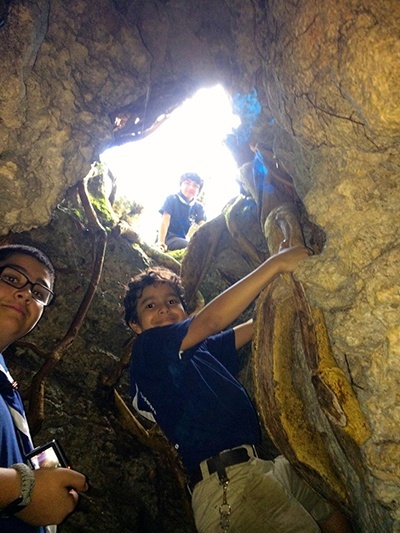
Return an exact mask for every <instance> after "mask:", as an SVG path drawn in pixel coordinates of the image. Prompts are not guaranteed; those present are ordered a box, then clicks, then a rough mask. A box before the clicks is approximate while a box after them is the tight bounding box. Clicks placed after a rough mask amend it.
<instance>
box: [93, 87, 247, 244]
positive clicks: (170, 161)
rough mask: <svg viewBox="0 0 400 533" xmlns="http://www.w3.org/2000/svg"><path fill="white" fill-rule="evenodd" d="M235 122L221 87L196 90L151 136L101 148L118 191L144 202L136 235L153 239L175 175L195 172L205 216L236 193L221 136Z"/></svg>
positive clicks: (234, 168)
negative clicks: (201, 185) (200, 182)
mask: <svg viewBox="0 0 400 533" xmlns="http://www.w3.org/2000/svg"><path fill="white" fill-rule="evenodd" d="M239 124H240V119H239V117H238V116H236V115H234V114H233V113H232V106H231V102H230V99H229V97H228V95H227V93H226V92H225V91H224V89H223V88H222V87H221V86H216V87H214V88H212V89H201V90H199V91H198V92H197V93H196V94H195V95H194V96H193V97H192V98H191V99H190V100H186V101H185V102H184V103H183V104H182V105H181V106H180V107H179V108H178V109H176V110H175V111H174V112H173V113H172V114H171V116H170V117H169V118H168V120H166V121H165V122H164V123H163V124H161V126H159V128H158V129H156V130H155V131H154V132H153V133H152V134H151V135H149V136H148V137H145V138H143V139H141V140H139V141H134V142H132V143H126V144H124V145H122V146H116V147H114V148H111V149H109V150H106V151H105V152H104V153H103V154H102V155H101V160H102V161H103V162H104V163H106V165H107V166H108V167H109V168H110V170H111V172H112V173H113V174H114V176H115V178H116V179H117V187H118V191H117V195H118V196H126V197H127V198H129V199H130V200H134V201H135V202H137V203H139V204H141V205H143V206H144V212H143V214H142V216H141V217H140V223H139V227H138V228H135V229H136V231H137V232H138V233H139V235H140V236H141V237H142V239H144V240H145V241H147V242H148V243H150V244H152V243H153V242H155V239H156V232H157V229H158V225H159V223H160V217H161V215H160V214H159V213H158V210H159V209H160V207H161V205H162V203H163V201H164V199H165V197H166V196H168V195H169V194H173V193H175V192H178V191H179V178H180V176H181V175H182V174H184V173H185V172H197V174H199V175H200V176H201V177H202V178H203V179H204V202H203V203H204V207H205V210H206V214H207V220H210V219H212V218H214V217H216V216H217V215H219V214H220V213H221V210H222V208H223V207H224V206H225V205H226V203H227V202H228V201H229V200H230V199H231V198H234V197H236V196H237V195H238V193H239V187H238V185H237V183H236V176H237V165H236V162H235V160H234V158H233V156H232V154H231V152H230V150H229V149H228V148H227V147H226V146H225V144H224V139H225V138H226V136H227V134H228V133H230V132H231V131H232V129H233V128H237V127H238V126H239Z"/></svg>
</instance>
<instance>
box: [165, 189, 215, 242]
mask: <svg viewBox="0 0 400 533" xmlns="http://www.w3.org/2000/svg"><path fill="white" fill-rule="evenodd" d="M164 211H166V212H167V213H168V214H169V215H171V219H170V223H169V227H168V231H167V235H166V240H168V238H170V237H181V238H182V239H185V238H186V235H187V232H188V231H189V228H190V226H191V225H192V224H198V223H199V222H201V221H202V220H206V215H205V212H204V207H203V206H202V205H201V204H200V203H199V202H196V200H193V201H192V202H190V203H188V202H187V200H186V199H185V197H184V196H183V195H182V194H180V193H178V194H171V195H170V196H168V197H167V198H166V199H165V202H164V203H163V205H162V207H161V209H160V213H161V214H163V213H164Z"/></svg>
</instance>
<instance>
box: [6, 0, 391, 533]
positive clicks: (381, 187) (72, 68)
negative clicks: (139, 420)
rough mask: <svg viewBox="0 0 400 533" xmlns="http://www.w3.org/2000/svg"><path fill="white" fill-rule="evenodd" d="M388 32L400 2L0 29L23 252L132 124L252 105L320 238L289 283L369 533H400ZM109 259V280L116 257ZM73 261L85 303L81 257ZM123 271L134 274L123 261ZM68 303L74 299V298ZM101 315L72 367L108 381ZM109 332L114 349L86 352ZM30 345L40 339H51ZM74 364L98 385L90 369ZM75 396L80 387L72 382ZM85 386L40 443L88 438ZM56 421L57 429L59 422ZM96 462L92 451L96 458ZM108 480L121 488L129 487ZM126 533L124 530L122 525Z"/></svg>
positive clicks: (10, 218)
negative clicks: (214, 105) (309, 316)
mask: <svg viewBox="0 0 400 533" xmlns="http://www.w3.org/2000/svg"><path fill="white" fill-rule="evenodd" d="M399 23H400V5H399V4H398V2H397V1H396V0H382V1H377V0H369V1H368V0H363V1H356V0H354V1H353V0H352V1H350V2H349V1H345V0H336V1H334V0H327V1H326V2H323V3H320V2H315V1H313V0H301V1H300V2H287V1H284V0H270V1H269V2H254V1H253V0H228V1H227V2H223V1H222V0H221V1H214V2H212V1H206V2H202V3H201V6H199V4H198V2H194V1H184V0H169V1H161V0H153V1H150V2H147V1H142V2H140V1H137V2H136V1H135V2H128V1H124V0H116V1H115V0H114V1H111V0H99V1H98V2H96V3H92V2H89V1H88V0H86V1H85V0H80V1H77V2H74V3H71V2H64V1H62V0H36V1H35V2H27V1H24V0H21V1H18V0H15V1H13V2H10V3H9V9H8V16H7V19H6V24H5V26H4V27H3V28H2V29H1V30H0V73H1V84H0V103H1V108H0V118H1V120H0V208H1V212H2V213H3V217H2V219H1V221H0V234H1V235H6V234H8V232H13V234H14V235H13V237H12V238H13V240H16V241H18V239H25V238H26V237H25V235H26V234H24V236H22V235H18V234H19V232H26V231H27V230H31V229H32V228H36V227H40V226H45V225H47V224H49V222H50V220H51V219H52V218H54V216H55V213H56V211H55V209H56V206H57V205H58V204H59V203H60V202H61V201H62V199H63V198H64V196H65V194H66V191H67V190H68V189H69V188H70V187H71V186H72V185H73V184H75V183H76V182H77V181H78V180H79V179H81V178H82V177H83V176H84V175H86V173H87V172H88V170H89V168H90V165H91V163H92V162H93V161H94V160H96V159H97V158H98V154H99V153H100V152H101V151H102V150H103V149H104V148H105V147H106V146H107V145H109V144H110V143H111V142H115V141H118V140H119V142H121V141H125V140H126V139H128V138H129V136H130V134H131V131H132V128H131V125H130V122H129V120H130V119H132V118H133V119H135V118H136V117H139V118H140V121H141V122H139V124H140V125H141V126H142V129H141V130H140V131H142V132H143V131H145V130H146V129H147V128H150V127H151V125H152V122H151V120H154V119H155V118H157V117H156V115H157V113H158V111H159V110H160V109H163V108H164V109H165V108H166V107H168V108H169V109H170V108H171V107H174V106H176V105H178V104H179V102H180V101H182V99H183V98H184V97H185V96H186V95H189V94H190V93H191V92H193V91H194V90H195V89H196V88H197V87H199V86H201V85H210V84H212V83H216V82H222V83H223V84H224V85H225V87H226V88H227V90H229V91H230V92H231V94H232V96H233V95H234V94H235V93H236V92H240V93H242V94H245V93H248V92H250V91H252V90H253V88H256V90H257V95H258V98H259V101H260V103H261V104H262V112H261V114H260V116H259V119H258V122H257V124H256V125H255V126H254V128H253V132H252V137H251V139H250V142H251V143H252V144H253V145H255V144H257V143H260V144H262V145H264V146H267V148H268V150H269V151H270V152H271V153H273V155H274V157H275V159H276V162H277V164H278V166H279V167H280V168H282V169H285V171H286V172H287V173H288V174H289V175H290V176H291V177H292V178H293V181H294V184H295V187H296V190H297V193H298V195H299V197H300V198H301V200H302V202H303V204H304V206H305V209H306V211H307V214H308V217H309V219H310V220H311V221H312V222H313V223H314V224H315V225H317V226H318V227H319V228H320V230H321V232H322V233H324V235H325V238H326V244H325V246H324V248H323V250H322V253H321V254H320V255H318V256H315V257H313V258H311V259H309V260H308V261H307V262H306V263H305V264H304V266H303V267H302V268H301V270H300V272H299V273H298V277H299V279H300V280H301V281H302V282H303V283H304V285H305V287H306V290H307V294H308V296H309V298H310V301H311V302H312V303H313V304H314V305H315V306H316V307H319V308H321V309H323V311H324V314H325V319H326V322H327V325H328V330H329V335H330V338H331V343H332V347H333V351H334V355H335V358H336V360H337V362H338V364H339V365H340V366H341V368H343V370H345V372H346V373H347V375H348V377H349V379H350V380H351V382H352V384H353V388H354V390H355V392H356V395H357V397H358V400H359V402H360V405H361V408H362V410H363V412H364V413H365V415H366V417H367V419H368V421H369V423H370V426H371V429H372V437H371V439H370V440H369V441H368V442H367V443H366V444H365V445H364V447H363V449H362V454H363V455H362V457H363V472H364V476H365V490H366V491H368V498H372V500H373V501H374V502H375V504H376V507H375V508H374V511H373V512H372V514H371V515H367V512H366V510H365V508H363V505H362V500H363V495H362V494H360V495H359V503H360V505H359V506H358V509H354V516H355V523H356V524H357V527H358V528H359V530H360V531H362V532H365V533H372V532H375V531H382V532H383V531H397V530H398V528H399V527H400V526H399V523H400V511H399V502H400V481H399V478H400V462H399V457H400V450H399V448H400V430H399V427H400V424H399V421H400V412H399V396H398V389H399V380H400V376H399V374H400V366H399V361H400V359H399V350H400V349H399V346H400V340H399V337H400V333H399V331H400V330H399V305H400V300H399V289H398V268H397V264H398V259H399V236H398V228H399V207H398V206H399V203H400V202H399V200H400V198H399V196H400V193H399V187H398V183H397V182H398V180H397V177H398V173H399V168H400V160H399V135H400V128H399V121H400V111H399V105H398V102H399V96H400V95H399V92H400V89H399V83H398V79H399V76H398V74H399V64H400V63H399V56H400V43H399ZM166 96H167V97H166ZM156 112H157V113H156ZM121 117H125V118H126V117H127V118H128V120H127V123H126V125H123V126H121V127H120V126H118V124H119V122H118V121H117V122H114V121H115V119H116V118H121ZM149 117H151V118H149ZM137 131H139V130H137ZM55 220H57V217H56V218H55ZM38 231H42V230H38ZM48 231H50V232H53V231H60V237H59V240H60V242H61V243H62V244H63V246H62V248H64V249H65V250H67V251H69V250H71V249H74V248H75V247H76V237H75V236H74V238H72V237H71V235H72V234H73V232H72V230H71V232H68V231H65V228H64V229H63V231H61V229H60V227H59V226H57V225H56V226H54V225H53V223H52V225H50V226H49V229H48ZM15 234H17V235H15ZM44 234H45V233H44ZM38 235H39V234H35V237H34V238H35V239H36V240H38V244H40V243H41V240H42V241H43V245H44V247H45V248H46V242H47V237H43V238H42V237H38ZM81 238H83V237H82V236H80V237H79V239H81ZM115 246H117V245H115ZM117 248H118V246H117ZM108 253H109V258H108V263H107V264H108V267H107V268H108V269H109V271H110V272H111V273H113V271H114V269H115V264H114V263H113V258H114V257H115V254H116V253H117V252H116V249H115V248H114V249H113V250H111V249H109V252H108ZM118 253H119V252H118ZM122 253H123V254H124V253H125V252H122ZM129 253H130V252H129ZM49 254H50V255H51V256H52V257H53V258H54V259H55V262H56V266H57V268H58V271H59V277H60V278H61V279H62V278H63V277H65V276H70V275H71V270H70V264H69V263H68V262H66V261H65V262H64V260H63V253H62V252H61V250H60V248H56V249H55V250H54V251H53V253H52V251H51V250H49ZM73 257H74V261H75V265H76V268H75V269H74V270H73V271H72V274H73V276H74V280H75V283H76V287H77V288H78V289H79V287H80V284H81V281H82V276H83V275H84V274H83V272H84V271H85V260H84V257H85V247H83V248H80V247H78V248H77V254H76V255H73ZM81 257H82V258H81ZM138 257H139V258H140V257H141V256H140V254H139V256H138ZM125 261H126V263H127V264H129V261H130V259H129V256H128V257H126V256H125V259H124V262H125ZM138 261H139V263H140V261H141V260H140V259H138ZM119 275H122V273H121V272H118V276H119ZM128 275H129V268H128V269H127V270H126V273H125V274H124V276H125V278H126V276H128ZM124 276H122V277H124ZM119 289H120V287H118V288H117V287H116V286H115V285H114V287H113V289H110V290H109V291H110V292H107V291H106V292H100V293H99V294H98V296H96V298H97V299H98V304H99V305H98V306H97V307H96V313H101V311H100V309H101V307H102V306H101V303H102V299H104V298H105V299H107V298H108V297H110V302H111V303H112V304H113V305H114V304H115V301H116V300H115V299H118V295H117V294H118V293H119ZM68 291H70V292H71V294H72V293H73V291H74V288H73V283H72V284H71V287H70V288H69V289H68ZM57 305H59V308H58V310H59V313H58V314H57V317H58V318H57V319H55V320H56V326H57V325H58V326H59V328H60V329H63V326H65V324H66V323H67V321H68V318H67V316H68V317H69V307H68V305H69V304H68V303H66V304H63V300H62V299H61V302H59V304H57ZM64 306H65V307H64ZM67 311H68V313H67ZM96 313H94V315H95V316H92V318H90V319H88V322H87V323H86V325H85V327H84V335H83V333H82V335H83V337H84V338H85V340H84V341H79V342H78V344H77V346H76V348H75V349H74V353H75V350H76V354H75V356H73V357H75V358H78V360H79V357H80V350H82V352H83V353H89V352H90V353H91V354H92V353H94V354H95V356H94V357H96V360H98V362H99V365H100V366H107V365H108V364H110V362H111V361H112V360H113V357H112V356H110V355H109V354H110V353H113V352H115V351H119V350H120V346H121V342H120V340H121V339H125V338H126V337H125V335H126V333H125V332H123V330H122V329H119V330H118V331H115V330H114V329H113V328H114V326H110V325H108V323H107V319H108V317H107V316H102V319H100V318H96ZM105 323H107V325H106V326H103V324H105ZM103 327H104V328H105V330H106V331H107V334H106V337H107V339H108V340H107V341H106V340H105V337H96V333H95V332H96V331H97V330H98V329H99V328H100V329H102V328H103ZM120 327H121V328H122V326H120ZM109 328H111V331H110V330H109ZM37 334H38V335H43V339H45V338H46V324H45V323H43V325H42V326H41V327H40V331H39V332H38V333H37ZM99 339H101V340H102V343H100V342H98V340H99ZM111 339H113V341H112V342H111ZM114 341H115V342H114ZM44 342H46V343H50V344H51V342H52V339H51V338H50V339H48V338H47V340H46V341H44ZM81 342H82V344H81ZM110 342H111V345H109V343H110ZM122 343H123V342H122ZM91 357H92V355H91ZM83 360H85V359H83ZM85 365H88V367H90V368H92V367H93V363H92V358H91V359H90V362H86V363H85ZM64 372H65V377H64ZM74 372H75V373H76V372H77V368H76V369H75V370H74ZM57 373H58V375H57V376H56V383H57V380H60V381H62V380H66V379H67V377H68V375H69V370H68V363H65V365H64V363H63V365H61V366H60V368H59V370H57ZM77 380H79V378H78V377H77V376H76V375H75V374H74V375H73V379H71V381H74V382H76V381H77ZM96 387H97V385H95V383H94V382H93V383H92V384H91V385H89V387H88V388H86V389H85V390H86V393H87V396H86V395H83V396H82V397H80V393H79V391H80V390H81V389H80V388H78V389H77V392H76V394H74V395H72V396H73V400H74V401H75V402H77V407H75V404H74V403H70V399H68V400H67V399H66V398H65V397H64V395H65V391H63V394H62V395H60V394H57V392H56V391H57V386H55V392H54V391H53V392H52V393H51V396H50V397H49V400H48V401H49V402H50V403H51V404H52V407H55V408H56V409H49V410H48V412H49V421H48V426H47V429H46V431H47V434H49V433H50V434H53V433H54V434H58V433H60V432H61V433H62V436H63V438H64V437H65V438H66V439H67V440H68V442H70V443H71V444H70V446H68V447H71V448H72V449H76V448H77V446H75V444H76V441H75V439H74V438H73V436H72V435H71V433H73V425H74V424H75V422H74V421H73V418H74V416H75V415H74V413H75V409H77V412H79V416H78V418H77V420H79V425H80V424H81V423H82V425H84V426H85V427H90V424H91V423H92V422H91V417H92V413H91V412H90V413H89V414H87V415H86V414H84V411H85V409H84V407H85V402H86V400H84V399H85V398H89V396H90V394H94V393H95V389H96ZM72 390H73V389H72ZM96 390H97V389H96ZM86 393H85V394H86ZM61 396H62V397H61ZM78 400H79V401H78ZM64 402H66V403H64ZM100 405H103V404H101V402H100ZM61 406H62V407H61ZM61 409H62V410H63V411H65V413H64V415H63V421H62V424H61V423H60V420H58V421H57V415H56V414H55V413H57V412H58V411H59V410H61ZM97 410H98V411H99V409H97ZM100 411H101V409H100ZM50 412H53V414H51V415H50ZM98 415H99V416H100V418H101V417H102V416H103V415H104V413H103V412H100V413H99V412H97V414H96V420H97V419H98V418H97V417H98ZM93 416H94V415H93ZM60 427H62V428H63V429H62V430H61V429H60ZM109 428H110V426H109V424H108V422H107V423H105V424H104V434H103V437H101V440H102V441H103V440H104V442H108V440H107V438H106V437H105V435H108V436H109V435H110V433H113V432H114V430H110V429H109ZM45 435H46V433H45ZM69 439H71V440H69ZM111 440H112V442H113V443H114V444H112V447H113V450H112V455H113V458H114V459H113V461H111V462H110V466H109V468H110V470H109V471H108V472H107V476H105V475H104V478H106V477H107V478H108V477H112V475H114V473H115V468H112V466H113V465H115V464H116V463H118V464H120V462H119V461H118V460H117V459H116V457H117V456H118V454H119V452H120V450H119V449H118V445H117V444H115V443H116V442H119V440H118V439H117V438H116V437H115V438H114V436H113V437H112V439H111ZM90 446H93V443H92V442H91V441H90V439H89V438H87V439H86V440H85V442H83V441H82V442H80V444H79V453H78V452H76V456H74V457H73V459H74V461H73V462H75V461H76V462H77V463H79V464H82V467H88V470H91V469H92V468H94V465H93V460H94V459H93V458H92V459H88V458H87V456H86V455H85V450H86V449H87V448H88V447H90ZM104 446H105V447H107V446H108V445H107V444H105V445H104ZM133 446H135V445H134V444H133ZM99 448H100V445H99V444H96V449H95V454H96V453H98V450H99ZM125 452H126V450H125ZM74 453H75V452H74ZM134 453H139V454H140V453H141V452H140V451H139V452H134ZM132 468H134V467H132ZM149 471H151V468H150V469H149ZM99 475H100V474H99ZM121 475H122V474H121ZM146 476H147V474H146ZM146 476H145V477H146ZM139 477H140V476H139ZM147 479H148V477H147ZM119 480H120V481H121V485H122V484H123V482H125V481H127V477H126V473H125V474H124V477H123V478H119ZM135 480H137V478H136V477H135ZM105 483H106V479H104V480H103V481H102V483H100V485H101V486H102V487H105ZM136 483H139V482H138V481H135V483H133V484H132V491H133V493H134V495H133V496H130V499H132V500H135V499H136V491H138V489H137V487H138V485H137V484H136ZM139 485H140V484H139ZM146 487H148V485H147V481H146ZM146 490H147V489H146ZM122 492H123V491H122ZM153 494H155V493H153ZM120 496H121V498H122V494H120ZM154 498H155V499H157V497H156V496H154ZM115 505H117V507H116V508H115V509H117V508H118V510H117V511H116V510H111V509H106V510H104V509H102V510H100V509H98V516H100V515H101V513H103V514H102V515H101V516H104V515H106V518H105V521H104V522H101V523H102V526H101V527H102V528H104V529H95V526H94V525H93V524H90V525H88V523H90V518H89V515H88V516H87V521H85V520H86V519H85V520H83V522H79V520H80V519H79V520H78V519H76V520H78V522H79V525H76V526H72V525H71V526H69V527H70V528H71V529H70V530H71V531H73V530H74V527H75V531H81V530H82V529H79V527H83V526H82V523H85V529H84V530H85V531H91V530H93V531H99V530H104V531H106V530H109V528H110V524H111V523H112V515H113V514H115V512H118V514H121V513H122V514H123V513H124V512H125V509H124V510H122V509H121V508H119V507H118V504H115ZM146 505H147V507H146ZM146 505H145V504H143V505H139V508H141V509H144V508H146V509H147V510H146V512H144V513H142V515H141V512H140V510H138V511H137V513H136V514H135V517H136V518H135V519H133V518H131V523H132V520H133V521H135V520H136V522H137V523H140V520H141V518H140V516H142V517H143V516H145V517H147V518H146V519H143V520H145V522H146V520H147V521H148V522H147V525H146V524H143V523H142V525H141V526H138V527H141V528H142V530H143V531H147V530H152V531H157V530H158V529H157V528H158V527H159V525H160V520H161V519H160V515H157V512H156V511H155V512H154V513H153V514H152V513H151V512H150V511H148V510H149V509H150V508H152V509H153V510H154V509H155V508H156V507H157V504H156V503H155V500H151V503H148V504H146ZM126 506H128V507H129V502H128V501H126ZM152 506H154V507H152ZM132 512H133V511H132ZM135 512H136V511H135ZM135 512H134V513H135ZM173 512H174V511H173ZM178 514H179V513H178ZM149 517H151V518H149ZM152 520H155V522H152ZM149 521H150V522H151V523H150V522H149ZM167 521H168V520H167ZM171 523H174V521H173V520H172V522H171ZM124 524H125V525H124ZM149 524H150V525H149ZM154 524H155V525H154ZM161 524H164V522H163V521H162V520H161ZM65 527H66V529H65V531H67V528H68V526H65ZM96 527H98V526H96ZM146 527H147V528H148V529H146ZM163 527H164V525H163ZM124 528H125V529H124ZM151 528H153V529H151ZM120 530H121V531H124V530H126V531H129V526H127V525H126V523H122V522H121V525H120ZM160 530H161V527H160ZM176 531H178V530H177V529H176Z"/></svg>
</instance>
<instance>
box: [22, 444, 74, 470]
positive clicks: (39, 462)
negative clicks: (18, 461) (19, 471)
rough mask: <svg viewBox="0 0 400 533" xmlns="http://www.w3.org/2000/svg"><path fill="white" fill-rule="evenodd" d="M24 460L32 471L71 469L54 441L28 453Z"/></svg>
mask: <svg viewBox="0 0 400 533" xmlns="http://www.w3.org/2000/svg"><path fill="white" fill-rule="evenodd" d="M26 458H27V460H28V463H29V464H30V466H31V467H32V468H33V469H34V470H36V469H37V468H60V467H63V468H71V467H70V465H69V461H68V460H67V458H66V457H65V454H64V452H63V450H62V448H61V445H60V443H59V442H58V441H57V440H56V439H53V440H52V441H50V442H47V443H46V444H42V446H38V447H37V448H35V449H34V450H32V451H31V452H29V453H28V455H27V456H26Z"/></svg>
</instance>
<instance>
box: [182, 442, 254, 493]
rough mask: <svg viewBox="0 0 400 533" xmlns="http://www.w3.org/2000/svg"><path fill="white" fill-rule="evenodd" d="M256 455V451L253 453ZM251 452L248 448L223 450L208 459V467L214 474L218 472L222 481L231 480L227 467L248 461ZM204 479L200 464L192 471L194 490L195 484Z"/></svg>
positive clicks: (191, 485) (210, 472) (191, 480)
mask: <svg viewBox="0 0 400 533" xmlns="http://www.w3.org/2000/svg"><path fill="white" fill-rule="evenodd" d="M253 455H254V456H255V453H254V454H253ZM250 457H251V456H250V455H249V452H248V450H247V449H246V448H234V449H233V450H226V451H224V452H221V453H219V454H217V455H214V456H213V457H210V459H206V460H205V461H204V462H205V463H206V467H207V469H208V473H209V474H210V475H211V474H214V472H217V474H218V477H219V480H220V482H221V483H225V482H226V481H229V479H228V476H227V473H226V470H225V468H227V467H228V466H233V465H238V464H240V463H246V462H247V461H248V460H249V459H250ZM203 479H204V476H203V473H202V471H201V468H200V466H198V467H197V468H196V470H195V471H194V472H192V474H191V476H190V488H191V489H192V490H193V489H194V486H195V485H196V484H197V483H199V482H200V481H202V480H203Z"/></svg>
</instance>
